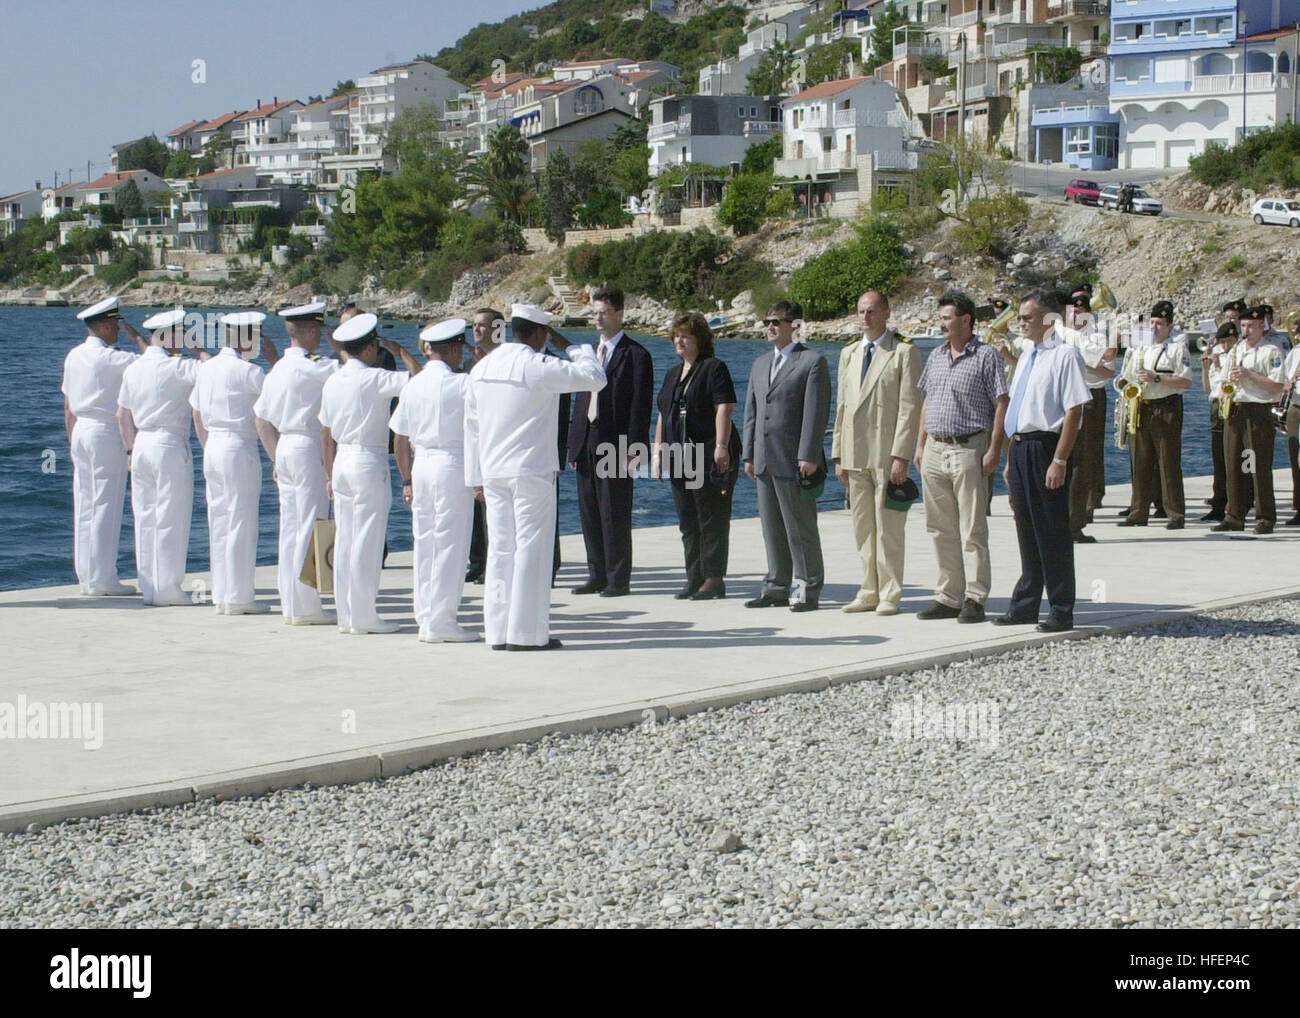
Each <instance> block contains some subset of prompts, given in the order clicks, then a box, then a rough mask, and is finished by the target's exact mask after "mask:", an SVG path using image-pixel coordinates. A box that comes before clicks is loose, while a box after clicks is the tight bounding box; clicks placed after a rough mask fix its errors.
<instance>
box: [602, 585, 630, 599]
mask: <svg viewBox="0 0 1300 1018" xmlns="http://www.w3.org/2000/svg"><path fill="white" fill-rule="evenodd" d="M630 593H632V589H631V588H630V587H606V588H605V589H604V590H602V591H601V592H600V596H601V597H627V595H628V594H630Z"/></svg>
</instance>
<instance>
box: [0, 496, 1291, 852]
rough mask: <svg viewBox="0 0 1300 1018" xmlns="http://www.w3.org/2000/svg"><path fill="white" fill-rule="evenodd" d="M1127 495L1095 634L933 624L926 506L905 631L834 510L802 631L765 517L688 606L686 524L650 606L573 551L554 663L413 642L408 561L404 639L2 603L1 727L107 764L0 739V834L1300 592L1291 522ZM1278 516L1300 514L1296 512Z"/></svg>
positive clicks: (127, 606)
mask: <svg viewBox="0 0 1300 1018" xmlns="http://www.w3.org/2000/svg"><path fill="white" fill-rule="evenodd" d="M1275 480H1276V489H1277V491H1278V492H1279V493H1285V494H1287V495H1289V493H1290V477H1289V474H1287V473H1286V472H1284V471H1278V472H1277V473H1276V475H1275ZM643 483H645V482H643ZM1208 493H1209V480H1208V478H1197V479H1189V480H1188V482H1187V502H1188V506H1189V514H1188V515H1189V518H1191V519H1195V517H1196V516H1198V515H1200V514H1201V513H1202V512H1204V509H1203V508H1202V502H1201V500H1202V498H1203V497H1204V496H1206V495H1208ZM1127 501H1128V489H1127V488H1126V487H1120V486H1111V487H1110V488H1109V489H1108V492H1107V500H1106V506H1107V508H1104V509H1103V510H1101V511H1100V513H1099V515H1098V520H1097V522H1096V523H1095V524H1094V525H1093V526H1092V527H1091V528H1090V530H1091V532H1092V533H1093V534H1094V535H1096V536H1097V538H1098V543H1096V544H1094V545H1081V546H1076V550H1077V554H1076V563H1077V572H1078V591H1079V603H1078V606H1077V608H1076V614H1075V622H1076V626H1077V627H1078V628H1076V630H1075V631H1074V632H1073V633H1070V634H1064V636H1048V635H1044V634H1039V633H1037V632H1035V631H1034V630H1033V628H1032V627H1012V628H1007V629H1004V628H1001V627H995V626H993V625H991V624H990V623H984V624H978V625H959V624H958V623H956V622H955V621H946V620H945V621H930V622H922V621H920V620H919V619H917V618H916V612H917V611H918V610H919V609H920V608H923V607H925V606H927V605H928V604H929V603H930V601H931V584H932V583H933V581H934V578H935V575H936V570H935V559H934V553H933V550H932V546H931V543H930V540H929V537H928V536H927V534H926V531H925V519H924V510H923V508H922V506H921V505H920V504H919V503H918V504H917V505H916V506H915V507H913V509H912V510H911V513H910V516H911V518H910V519H909V520H908V524H907V567H906V579H907V585H906V590H905V595H904V605H903V613H902V614H901V615H898V616H895V617H891V618H882V617H877V616H875V615H874V614H857V615H845V614H844V613H842V612H840V611H839V610H838V609H839V606H840V605H842V604H844V603H846V602H847V601H848V600H849V599H850V598H851V597H852V596H853V594H854V592H855V591H856V589H857V584H858V580H859V577H860V568H861V567H860V565H859V560H858V557H857V554H856V551H855V549H854V545H853V541H852V536H851V528H850V521H849V517H848V514H847V513H846V512H828V513H824V514H823V515H822V517H821V533H822V542H823V548H824V551H825V556H826V563H827V587H826V589H825V591H824V593H823V599H822V604H823V608H822V610H821V611H818V612H812V613H807V614H793V613H791V612H789V611H788V610H785V609H780V608H771V609H762V610H756V609H746V608H744V607H743V601H744V600H745V599H747V598H749V597H752V596H754V594H755V593H756V592H757V589H758V585H759V580H760V578H761V576H762V574H763V572H764V571H765V563H764V560H763V542H762V539H761V535H760V532H759V524H758V520H756V519H745V520H736V521H734V522H733V524H732V531H731V570H730V575H729V577H728V594H729V596H728V598H727V599H726V600H722V601H708V602H692V601H677V600H674V599H673V598H672V597H671V594H672V593H673V592H674V591H676V590H677V589H678V588H679V587H680V586H681V583H682V575H683V574H682V564H681V562H682V555H681V544H680V540H679V537H678V534H677V531H676V528H674V527H661V528H655V529H646V530H638V531H637V533H636V539H635V556H636V562H637V567H636V571H635V575H634V579H633V594H632V595H631V596H629V597H625V598H620V599H603V598H599V597H578V596H573V595H570V594H569V593H568V588H569V587H570V586H572V585H574V584H576V583H578V582H581V580H582V579H583V578H584V575H585V570H584V569H583V568H582V567H581V565H579V564H578V563H581V562H582V561H583V555H582V548H581V538H580V537H568V538H565V539H564V556H565V562H566V563H573V564H571V565H566V567H565V568H564V570H563V571H562V572H561V574H560V580H559V581H558V582H557V585H556V588H555V590H554V591H553V596H552V632H553V634H554V635H556V636H558V637H560V638H561V639H562V640H563V641H564V642H565V647H564V649H563V650H561V651H558V652H551V653H541V654H519V653H509V652H493V651H491V650H490V649H489V648H488V647H486V646H485V645H484V644H483V643H478V644H436V645H429V644H422V643H419V642H417V640H416V638H415V633H416V630H415V624H414V620H413V618H412V614H411V595H410V578H411V574H410V568H409V562H410V556H409V554H401V555H395V556H393V557H391V558H390V560H389V561H390V567H389V568H388V569H386V570H385V571H384V574H383V583H382V588H381V595H380V596H381V613H382V614H383V615H384V616H385V617H387V618H392V619H396V620H398V621H400V622H402V623H403V628H402V631H401V633H399V634H394V635H391V636H378V635H376V636H344V635H341V634H340V633H339V632H338V630H337V629H336V628H334V627H307V628H295V627H289V626H285V625H283V624H282V621H281V619H280V617H279V615H278V614H271V615H263V616H235V617H226V616H217V615H216V614H215V612H214V611H213V609H212V606H211V605H210V604H207V605H201V606H200V605H194V606H185V607H173V608H146V607H144V606H143V605H142V604H141V603H140V600H139V598H138V597H137V598H105V599H83V598H80V597H78V596H77V592H76V588H75V587H54V588H43V589H35V590H19V591H9V592H5V593H0V641H2V642H3V646H4V647H5V653H4V662H5V667H4V671H3V679H2V680H0V710H3V708H4V705H5V704H6V703H7V704H17V703H18V702H19V698H20V697H21V698H24V700H25V703H26V704H28V705H33V704H34V705H38V709H39V708H41V707H43V706H45V705H49V704H62V703H91V704H101V705H102V711H103V715H102V716H103V723H102V733H101V734H102V745H101V746H100V747H99V748H97V749H87V748H85V747H84V743H85V741H86V740H85V737H84V736H85V733H82V734H83V737H82V738H80V739H67V738H8V737H0V831H3V830H18V829H22V828H24V827H26V826H27V825H29V824H31V823H40V824H45V823H52V822H57V821H58V820H61V819H65V818H68V817H80V816H95V815H101V814H104V813H112V812H119V811H122V810H126V809H136V808H143V807H146V806H150V805H167V804H176V803H182V802H190V801H194V800H195V799H196V798H205V797H209V796H221V797H230V796H234V795H240V794H251V793H257V792H262V791H266V790H269V789H271V788H277V787H287V786H292V785H296V784H301V783H303V782H308V781H310V782H312V783H316V784H328V783H333V782H341V781H355V780H366V779H372V778H379V777H383V776H389V775H393V774H398V773H401V772H402V771H404V770H407V769H410V768H412V767H419V766H427V765H429V764H430V763H433V762H435V761H437V760H439V759H445V758H447V757H450V756H455V755H459V754H461V753H465V752H471V751H475V750H479V749H486V748H493V747H500V746H505V745H511V744H514V743H518V742H523V741H527V740H530V739H535V738H539V737H541V736H543V735H546V734H548V733H551V732H556V731H570V732H572V731H585V730H590V729H592V728H607V727H617V726H623V725H632V724H637V723H640V722H643V721H648V720H650V719H651V718H656V719H662V718H664V717H666V716H667V715H668V714H686V713H690V712H692V711H696V710H702V709H707V708H709V707H713V706H722V705H726V704H730V703H736V702H740V701H743V700H748V699H758V698H762V697H765V696H770V695H773V694H776V693H780V692H786V691H800V690H803V691H809V690H817V689H824V688H827V687H828V686H829V685H831V684H836V683H841V682H849V681H855V680H861V679H868V678H871V677H873V676H883V675H886V674H894V673H897V672H899V671H904V670H913V669H920V668H925V667H929V666H933V665H937V664H943V663H946V662H948V661H951V660H956V659H962V658H966V657H970V656H979V655H985V654H993V653H999V652H1002V651H1005V650H1008V649H1012V648H1016V647H1020V646H1024V645H1028V644H1033V643H1036V642H1040V641H1044V640H1051V639H1061V638H1080V637H1086V636H1089V635H1097V634H1100V633H1108V632H1116V631H1122V630H1124V629H1128V628H1133V627H1136V626H1139V625H1144V624H1147V623H1150V622H1152V621H1158V620H1160V619H1164V618H1171V617H1175V616H1176V615H1178V614H1180V613H1184V612H1189V611H1203V610H1208V609H1213V608H1218V607H1224V606H1227V605H1230V604H1239V603H1243V602H1247V601H1252V600H1261V599H1266V598H1272V597H1280V596H1288V595H1296V594H1300V569H1298V568H1297V565H1298V564H1300V557H1298V556H1297V551H1298V550H1300V532H1298V531H1294V530H1288V529H1286V528H1279V529H1278V531H1277V532H1276V533H1275V534H1273V535H1271V536H1268V537H1262V538H1258V539H1255V538H1253V537H1251V536H1250V535H1249V533H1247V535H1245V536H1244V537H1241V536H1237V535H1233V536H1229V535H1208V534H1207V530H1208V525H1207V524H1197V523H1189V524H1188V526H1187V529H1185V530H1182V531H1177V532H1170V531H1166V530H1165V529H1164V528H1163V526H1162V525H1161V521H1154V520H1153V521H1152V525H1151V526H1150V527H1148V528H1146V529H1120V528H1117V527H1116V526H1115V521H1116V519H1117V515H1116V510H1117V508H1118V507H1119V506H1122V505H1125V504H1127ZM1279 502H1280V503H1281V506H1288V507H1289V504H1290V503H1289V499H1287V498H1280V499H1279ZM1279 515H1280V516H1282V518H1286V516H1288V515H1289V513H1286V512H1282V511H1281V509H1279ZM990 522H991V547H992V559H993V596H992V597H991V599H990V601H989V604H988V610H989V614H990V617H991V616H992V615H994V614H998V613H1000V612H1001V611H1003V610H1004V609H1005V607H1006V603H1007V598H1008V595H1009V594H1010V591H1011V587H1012V585H1013V584H1014V582H1015V580H1016V577H1017V575H1018V573H1019V556H1018V551H1017V547H1016V539H1015V527H1014V523H1013V521H1012V519H1011V516H1010V512H1009V507H1008V505H1007V501H1006V499H1005V498H999V499H997V500H996V501H995V503H994V515H993V518H992V520H991V521H990ZM195 579H196V577H191V578H190V581H191V582H193V581H194V580H195ZM197 579H199V580H203V581H206V577H202V576H200V577H197ZM257 582H258V596H259V599H262V600H266V601H268V602H270V603H272V605H273V607H274V606H275V603H276V595H275V567H274V566H264V567H261V568H259V569H258V573H257ZM482 591H483V588H482V587H479V586H471V587H467V588H466V592H467V595H468V600H467V602H466V605H465V606H464V608H463V610H462V614H461V621H462V623H463V624H467V625H469V626H471V627H474V628H479V629H481V618H482V617H481V596H482ZM1045 612H1046V606H1044V613H1045ZM1026 681H1032V676H1026Z"/></svg>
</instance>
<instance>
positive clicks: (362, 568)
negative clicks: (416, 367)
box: [320, 357, 411, 630]
mask: <svg viewBox="0 0 1300 1018" xmlns="http://www.w3.org/2000/svg"><path fill="white" fill-rule="evenodd" d="M410 378H411V376H410V375H409V374H407V373H406V372H405V371H387V370H385V369H383V368H371V367H367V366H366V364H365V362H363V361H362V360H361V359H360V358H357V357H352V358H350V359H349V360H348V362H347V363H346V364H344V365H343V367H342V368H340V369H339V370H338V371H336V372H334V374H333V375H331V376H330V377H329V379H328V380H327V381H326V382H325V387H324V389H323V390H322V392H321V406H320V423H321V424H322V425H323V426H324V427H326V428H329V429H330V434H331V436H332V437H333V439H334V441H335V442H337V443H338V454H337V455H336V456H335V457H334V476H333V478H332V482H333V485H334V519H335V528H336V529H335V537H334V606H335V608H337V609H338V617H339V628H340V629H343V630H347V629H360V630H365V629H367V628H370V627H373V626H374V625H376V624H377V623H378V622H379V614H378V612H377V611H376V610H375V602H376V600H377V599H378V597H379V574H380V570H381V569H382V568H383V555H384V534H385V533H386V532H387V530H388V510H389V509H390V508H391V507H392V504H393V487H392V480H391V478H390V476H389V473H388V414H389V409H388V408H389V404H390V403H391V401H392V399H393V397H394V396H397V395H399V394H400V393H401V391H402V386H404V385H405V384H406V383H407V382H408V381H409V380H410Z"/></svg>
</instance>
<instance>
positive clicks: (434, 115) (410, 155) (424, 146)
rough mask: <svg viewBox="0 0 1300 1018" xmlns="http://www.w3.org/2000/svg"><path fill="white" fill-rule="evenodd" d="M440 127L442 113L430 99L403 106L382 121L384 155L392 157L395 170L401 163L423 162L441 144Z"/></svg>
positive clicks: (402, 164) (399, 168) (400, 166)
mask: <svg viewBox="0 0 1300 1018" xmlns="http://www.w3.org/2000/svg"><path fill="white" fill-rule="evenodd" d="M441 127H442V117H441V116H439V114H438V108H437V106H435V105H434V104H433V103H432V102H424V103H420V104H419V105H417V106H413V107H410V108H408V109H405V110H403V111H402V112H401V113H399V114H398V115H397V116H396V117H394V118H393V119H392V120H390V121H389V122H388V124H386V125H385V128H384V132H383V141H382V144H383V151H384V155H386V156H388V157H389V158H391V159H394V160H396V162H397V166H398V170H399V172H400V170H401V168H402V166H404V165H405V164H408V163H412V162H416V163H423V162H425V161H427V160H428V159H429V158H430V157H432V155H433V154H434V152H436V151H437V150H438V149H439V148H440V147H441V143H440V142H439V141H438V131H439V129H440V128H441Z"/></svg>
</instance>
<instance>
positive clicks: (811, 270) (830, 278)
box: [790, 217, 907, 320]
mask: <svg viewBox="0 0 1300 1018" xmlns="http://www.w3.org/2000/svg"><path fill="white" fill-rule="evenodd" d="M906 270H907V260H906V259H905V258H904V257H903V251H902V246H901V244H900V238H899V235H898V229H897V228H896V227H895V226H894V225H893V224H892V223H890V222H888V221H887V220H885V219H881V218H879V217H873V218H871V219H868V220H866V221H865V222H864V223H863V224H862V225H861V226H859V227H858V229H857V236H856V237H855V238H854V239H853V240H852V241H851V242H850V243H848V244H846V245H843V246H840V247H833V248H831V249H830V250H828V251H826V252H824V253H822V254H820V255H818V256H817V257H816V258H813V259H812V260H811V261H809V262H808V263H807V264H806V265H804V266H803V268H801V269H798V270H796V271H795V274H794V275H793V276H791V277H790V295H791V296H792V297H793V298H794V299H795V300H797V301H799V303H801V304H802V305H803V307H804V314H805V315H807V316H808V317H809V318H811V319H813V320H821V319H825V318H834V317H836V316H838V315H845V314H849V313H850V312H851V311H852V310H853V308H854V306H855V305H856V303H857V300H858V297H860V296H861V295H862V292H863V291H864V290H879V291H881V292H882V293H888V292H889V291H890V290H891V289H893V287H894V284H895V283H896V282H897V281H898V279H899V278H900V277H901V276H902V275H903V273H904V272H906Z"/></svg>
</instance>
